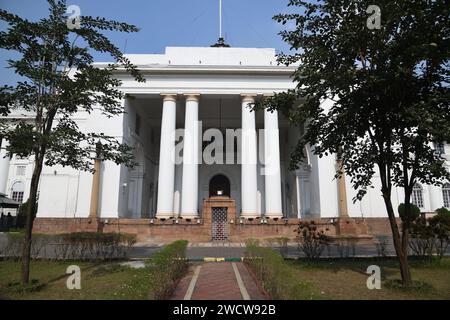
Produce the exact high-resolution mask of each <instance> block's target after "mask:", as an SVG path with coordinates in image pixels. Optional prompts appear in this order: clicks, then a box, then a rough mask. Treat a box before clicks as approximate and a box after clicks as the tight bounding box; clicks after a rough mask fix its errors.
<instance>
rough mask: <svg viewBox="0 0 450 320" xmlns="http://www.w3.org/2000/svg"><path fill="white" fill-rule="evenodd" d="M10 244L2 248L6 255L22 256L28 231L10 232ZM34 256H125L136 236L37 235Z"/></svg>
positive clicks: (76, 258)
mask: <svg viewBox="0 0 450 320" xmlns="http://www.w3.org/2000/svg"><path fill="white" fill-rule="evenodd" d="M6 235H7V241H6V244H5V245H3V246H2V247H1V248H0V255H1V256H3V257H4V258H7V259H8V258H13V259H16V258H20V257H21V255H22V246H23V241H24V234H23V233H21V232H10V233H6ZM31 241H32V243H31V256H32V258H47V259H56V260H113V259H122V258H125V257H126V256H127V254H128V250H129V248H130V247H131V246H132V245H133V244H134V243H135V242H136V236H135V235H131V234H121V233H100V232H75V233H67V234H58V235H46V234H33V236H32V239H31Z"/></svg>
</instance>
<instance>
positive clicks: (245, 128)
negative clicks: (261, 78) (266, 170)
mask: <svg viewBox="0 0 450 320" xmlns="http://www.w3.org/2000/svg"><path fill="white" fill-rule="evenodd" d="M241 96H242V138H241V149H242V150H241V202H242V213H241V216H242V217H244V218H255V217H257V216H258V215H259V214H258V204H257V167H256V164H257V163H256V160H257V153H256V129H255V112H254V111H252V110H251V109H250V107H249V104H251V103H254V102H255V95H250V94H243V95H241ZM266 196H267V195H266Z"/></svg>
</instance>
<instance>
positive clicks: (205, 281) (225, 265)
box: [172, 262, 266, 300]
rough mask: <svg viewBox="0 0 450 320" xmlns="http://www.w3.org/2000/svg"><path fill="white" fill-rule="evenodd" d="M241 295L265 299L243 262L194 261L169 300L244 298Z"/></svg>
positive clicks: (253, 298)
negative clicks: (198, 262) (197, 262)
mask: <svg viewBox="0 0 450 320" xmlns="http://www.w3.org/2000/svg"><path fill="white" fill-rule="evenodd" d="M233 265H234V266H233ZM196 273H197V275H196ZM195 278H197V279H195ZM238 279H239V281H238ZM239 282H240V283H241V286H239ZM244 298H248V299H250V300H264V299H266V297H265V296H264V294H263V293H262V292H261V290H260V289H259V288H258V286H257V284H256V282H255V280H254V279H253V277H252V276H251V275H250V273H249V272H248V270H247V267H246V266H245V265H244V264H243V263H242V262H208V263H202V264H193V265H191V267H190V269H189V272H188V274H187V275H186V276H185V277H184V278H183V279H181V281H180V282H179V284H178V286H177V288H176V289H175V292H174V294H173V296H172V300H185V299H189V300H243V299H244Z"/></svg>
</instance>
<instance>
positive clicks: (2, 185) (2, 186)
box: [0, 139, 10, 194]
mask: <svg viewBox="0 0 450 320" xmlns="http://www.w3.org/2000/svg"><path fill="white" fill-rule="evenodd" d="M7 145H8V141H6V140H5V139H3V140H2V145H1V150H0V193H5V194H6V185H7V184H8V175H9V161H10V158H9V157H8V156H6V150H5V148H6V147H7Z"/></svg>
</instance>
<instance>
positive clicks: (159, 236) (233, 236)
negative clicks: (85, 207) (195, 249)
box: [33, 218, 391, 243]
mask: <svg viewBox="0 0 450 320" xmlns="http://www.w3.org/2000/svg"><path fill="white" fill-rule="evenodd" d="M177 221H178V222H177ZM308 221H314V223H315V224H316V225H317V226H318V228H319V229H322V230H324V231H325V233H326V234H327V235H329V236H332V237H334V238H336V237H340V236H348V235H353V236H356V237H358V238H367V237H369V238H370V237H371V236H374V235H390V234H391V231H390V227H389V221H388V220H387V218H368V219H362V218H348V219H340V220H339V219H336V218H334V219H331V218H330V219H328V218H322V219H314V220H308ZM299 222H300V220H299V219H288V220H285V219H278V220H276V221H275V220H273V219H261V218H256V219H254V220H252V221H249V220H246V219H239V218H237V219H236V218H235V219H230V220H229V237H228V238H229V241H230V242H245V241H246V240H247V239H250V238H252V239H261V240H263V239H270V238H276V237H287V238H289V239H291V240H293V239H295V236H296V232H295V229H296V228H297V226H298V223H299ZM85 231H88V232H95V231H98V232H118V233H129V234H136V235H137V238H138V241H139V242H141V241H148V240H151V241H154V242H161V243H168V242H171V241H174V240H178V239H185V240H188V241H190V242H192V243H196V242H209V241H211V223H210V221H209V222H208V221H205V220H203V219H190V220H186V219H177V220H176V219H169V220H165V221H162V220H159V219H117V218H114V219H98V220H93V219H89V218H36V220H35V223H34V227H33V232H35V233H47V234H58V233H69V232H85Z"/></svg>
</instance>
